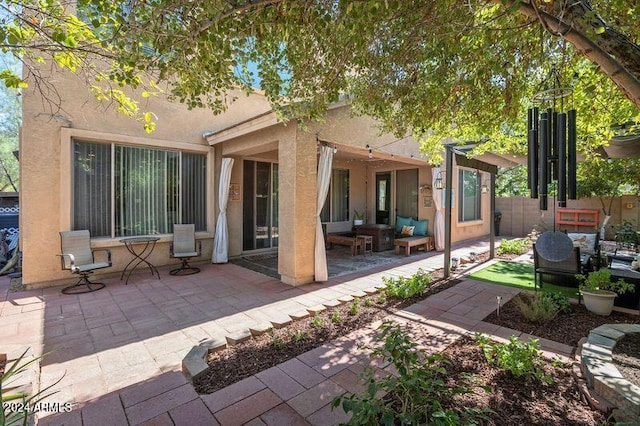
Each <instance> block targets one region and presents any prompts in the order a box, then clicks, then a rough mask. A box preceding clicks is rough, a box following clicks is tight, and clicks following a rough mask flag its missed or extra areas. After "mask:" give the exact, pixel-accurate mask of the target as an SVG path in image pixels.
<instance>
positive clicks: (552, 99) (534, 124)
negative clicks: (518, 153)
mask: <svg viewBox="0 0 640 426" xmlns="http://www.w3.org/2000/svg"><path fill="white" fill-rule="evenodd" d="M549 76H550V78H551V79H552V81H553V87H552V88H551V89H547V90H543V91H541V92H538V93H537V94H536V95H534V97H533V102H534V104H538V105H539V106H536V107H533V108H529V110H528V111H527V143H528V149H527V154H528V155H527V160H528V163H527V165H528V167H527V183H528V187H529V189H530V191H531V198H539V199H540V210H547V208H548V197H549V192H550V191H549V186H550V185H551V184H552V182H554V181H555V182H557V199H558V207H566V206H567V199H570V200H575V199H576V192H577V191H576V110H575V109H570V110H568V111H566V112H564V111H562V109H563V106H564V102H563V99H564V98H566V97H568V96H570V95H571V94H572V89H571V88H569V87H562V85H561V84H560V78H559V75H558V71H557V70H556V69H555V68H554V69H552V70H551V72H550V75H549ZM558 103H559V104H560V105H559V110H558V109H556V108H557V107H558V105H557V104H558ZM541 111H542V112H541Z"/></svg>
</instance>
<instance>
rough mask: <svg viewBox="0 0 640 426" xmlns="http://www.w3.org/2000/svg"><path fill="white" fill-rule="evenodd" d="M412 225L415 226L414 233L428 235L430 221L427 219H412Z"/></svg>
mask: <svg viewBox="0 0 640 426" xmlns="http://www.w3.org/2000/svg"><path fill="white" fill-rule="evenodd" d="M411 226H415V229H414V230H413V235H420V236H422V237H426V236H427V229H428V228H429V221H428V220H427V219H425V220H413V219H411Z"/></svg>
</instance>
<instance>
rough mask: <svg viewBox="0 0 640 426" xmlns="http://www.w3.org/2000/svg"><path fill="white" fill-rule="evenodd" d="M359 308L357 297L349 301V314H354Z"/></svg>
mask: <svg viewBox="0 0 640 426" xmlns="http://www.w3.org/2000/svg"><path fill="white" fill-rule="evenodd" d="M359 310H360V299H358V298H357V297H356V298H355V299H354V300H353V302H351V306H349V315H351V316H354V315H355V314H357V313H358V311H359Z"/></svg>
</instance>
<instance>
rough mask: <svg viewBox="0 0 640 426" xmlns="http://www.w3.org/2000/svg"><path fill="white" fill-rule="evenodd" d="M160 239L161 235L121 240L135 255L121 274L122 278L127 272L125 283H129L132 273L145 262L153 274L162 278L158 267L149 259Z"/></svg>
mask: <svg viewBox="0 0 640 426" xmlns="http://www.w3.org/2000/svg"><path fill="white" fill-rule="evenodd" d="M158 240H160V237H127V238H123V239H121V240H120V242H121V243H123V244H124V246H125V247H126V248H127V250H128V251H129V253H131V254H132V255H133V259H131V260H130V261H129V263H127V266H125V268H124V270H123V271H122V275H120V279H121V280H122V279H123V278H124V276H125V274H126V275H127V279H126V281H125V284H129V277H130V276H131V273H132V272H133V271H134V270H135V269H136V268H137V267H138V266H139V265H141V264H143V263H145V264H146V265H147V266H148V267H149V270H150V271H151V275H153V274H154V273H155V274H156V275H157V276H158V279H160V273H159V272H158V268H156V267H155V266H154V265H153V264H152V263H151V262H149V261H148V260H147V258H148V257H149V255H150V254H151V253H152V252H153V249H154V248H155V247H156V242H157V241H158ZM129 267H131V268H129Z"/></svg>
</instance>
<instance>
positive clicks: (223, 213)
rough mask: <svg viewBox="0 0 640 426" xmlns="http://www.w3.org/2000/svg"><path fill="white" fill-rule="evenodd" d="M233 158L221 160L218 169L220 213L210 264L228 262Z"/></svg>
mask: <svg viewBox="0 0 640 426" xmlns="http://www.w3.org/2000/svg"><path fill="white" fill-rule="evenodd" d="M232 168H233V158H223V159H222V167H221V168H220V188H219V192H218V202H219V204H220V213H219V214H218V222H217V223H216V234H215V237H214V239H213V254H212V255H211V262H213V263H227V262H228V261H229V228H228V227H227V201H228V200H229V184H230V183H231V169H232Z"/></svg>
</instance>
